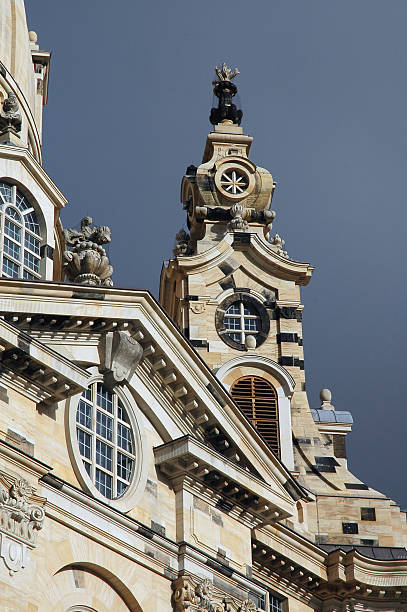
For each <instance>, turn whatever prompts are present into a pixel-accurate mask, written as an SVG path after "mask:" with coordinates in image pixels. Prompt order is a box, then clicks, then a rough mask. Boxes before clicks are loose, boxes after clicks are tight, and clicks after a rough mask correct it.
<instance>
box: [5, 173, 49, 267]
mask: <svg viewBox="0 0 407 612" xmlns="http://www.w3.org/2000/svg"><path fill="white" fill-rule="evenodd" d="M41 239H42V237H41V229H40V224H39V221H38V217H37V214H36V212H35V210H34V208H33V207H32V205H31V203H30V202H29V201H28V200H27V198H26V197H25V196H24V195H23V194H22V193H21V191H20V190H19V189H18V188H17V187H16V186H15V185H11V184H9V183H6V182H4V181H0V268H1V276H9V277H12V278H28V279H35V278H41V271H40V265H41V256H40V249H41Z"/></svg>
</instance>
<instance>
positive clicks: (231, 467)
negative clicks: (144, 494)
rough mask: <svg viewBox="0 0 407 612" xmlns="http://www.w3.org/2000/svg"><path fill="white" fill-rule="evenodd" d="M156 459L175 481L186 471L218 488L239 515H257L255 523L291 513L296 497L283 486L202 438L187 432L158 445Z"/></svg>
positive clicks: (273, 519)
mask: <svg viewBox="0 0 407 612" xmlns="http://www.w3.org/2000/svg"><path fill="white" fill-rule="evenodd" d="M154 455H155V463H156V465H157V466H158V467H160V469H161V470H162V471H163V472H164V473H165V474H166V476H167V477H168V478H169V479H170V480H171V481H172V482H175V481H177V480H179V479H180V477H183V476H185V475H188V476H190V477H191V478H193V479H196V480H198V481H200V482H202V483H203V484H205V485H206V486H208V487H209V488H211V489H213V490H215V491H216V492H218V493H219V494H220V496H221V498H223V499H226V500H228V501H229V502H230V504H231V509H232V508H233V507H238V508H239V509H240V510H239V513H238V516H241V515H242V514H243V515H244V513H245V512H247V513H249V514H251V515H252V516H253V517H256V519H257V521H255V524H256V522H257V524H259V523H268V522H271V521H275V520H277V519H281V518H284V517H286V516H289V515H290V514H291V504H292V499H291V497H290V495H289V494H288V493H287V491H286V490H285V489H284V487H283V486H281V485H280V489H279V491H276V488H275V487H274V488H273V487H271V486H270V485H269V484H267V483H265V482H263V481H262V480H260V479H258V478H256V477H255V476H253V474H248V473H247V472H246V470H244V469H242V468H241V467H239V466H238V465H236V464H234V463H232V461H229V460H228V459H226V458H225V457H223V456H222V455H221V454H219V453H217V452H216V451H214V450H212V449H211V448H209V447H208V446H206V445H205V444H203V443H202V442H199V441H198V440H195V439H193V438H191V437H190V436H184V437H182V438H178V440H172V441H171V442H168V443H166V444H163V445H161V446H158V447H155V449H154Z"/></svg>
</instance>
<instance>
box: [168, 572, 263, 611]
mask: <svg viewBox="0 0 407 612" xmlns="http://www.w3.org/2000/svg"><path fill="white" fill-rule="evenodd" d="M172 586H173V589H174V596H173V601H174V610H175V612H257V607H256V604H255V603H254V602H253V601H251V600H250V599H245V600H244V601H243V602H242V601H241V600H238V599H236V598H235V597H232V596H227V595H225V593H222V592H221V591H219V589H217V588H215V587H214V586H213V584H212V582H211V581H210V580H209V578H205V579H204V580H201V581H199V582H198V583H195V582H194V581H193V580H192V578H191V577H190V576H181V577H180V578H177V580H175V581H174V582H173V585H172Z"/></svg>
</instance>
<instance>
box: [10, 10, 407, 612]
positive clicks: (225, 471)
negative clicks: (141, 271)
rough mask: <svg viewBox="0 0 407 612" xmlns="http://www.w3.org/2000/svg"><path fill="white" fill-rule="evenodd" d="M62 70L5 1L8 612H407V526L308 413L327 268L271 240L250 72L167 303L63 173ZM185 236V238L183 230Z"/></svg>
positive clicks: (229, 83) (203, 185) (220, 93)
mask: <svg viewBox="0 0 407 612" xmlns="http://www.w3.org/2000/svg"><path fill="white" fill-rule="evenodd" d="M49 63H50V54H49V53H48V52H46V51H41V49H40V47H39V45H38V41H37V36H36V34H35V33H34V32H29V31H28V27H27V23H26V16H25V9H24V2H23V0H0V268H1V273H0V610H1V611H4V612H80V611H82V612H83V611H88V612H107V611H115V612H116V611H117V612H125V611H132V612H167V611H168V612H170V611H174V612H204V611H208V612H259V611H267V612H311V611H315V612H373V611H375V612H376V611H377V612H406V610H407V550H406V546H407V523H406V516H405V513H404V512H402V511H401V509H400V508H399V506H398V505H397V503H395V502H394V501H392V500H391V499H389V498H388V497H387V496H386V495H384V494H382V493H381V492H379V491H375V490H373V489H372V488H371V487H370V486H369V485H368V484H366V483H364V482H361V480H360V479H359V478H358V477H357V476H356V475H354V474H353V473H352V472H350V470H349V469H348V465H347V456H346V435H347V433H349V432H350V431H351V428H352V422H353V421H352V415H351V414H350V412H348V411H342V410H336V409H335V407H334V406H333V404H332V398H331V394H330V392H329V390H328V389H323V390H322V391H321V405H320V406H319V407H317V408H313V407H310V406H309V404H308V399H307V392H306V377H305V368H304V354H303V343H302V311H303V305H302V303H301V295H300V291H301V287H302V286H306V285H307V284H308V283H309V281H310V280H311V276H312V272H313V268H312V266H311V265H310V264H308V263H302V262H296V261H292V260H291V259H290V258H289V256H288V254H287V252H286V251H285V250H284V242H283V240H282V239H281V238H280V237H279V236H278V235H277V234H274V235H273V234H272V225H273V220H274V217H275V212H274V211H273V210H272V209H271V201H272V196H273V191H274V189H275V184H274V181H273V178H272V175H271V174H270V172H269V171H268V170H266V169H264V168H261V167H259V166H257V165H256V164H255V163H254V162H253V161H252V160H251V158H250V147H251V144H252V138H251V137H250V136H248V135H246V134H245V133H244V130H243V128H242V127H240V124H241V119H242V112H241V110H240V109H239V108H237V107H236V105H235V103H234V99H235V98H234V96H235V94H236V91H237V88H236V84H235V77H236V71H234V72H232V71H231V70H230V69H229V68H228V67H227V66H225V65H223V66H222V67H220V68H217V69H216V80H215V81H214V83H213V86H214V93H215V96H216V99H217V106H216V108H213V109H212V111H211V117H210V120H211V123H212V125H213V129H212V132H211V133H210V134H209V135H208V137H207V140H206V143H205V146H204V152H203V157H202V163H201V164H200V165H199V166H192V165H190V166H188V168H187V170H186V173H185V176H184V177H183V179H182V185H181V201H182V206H183V207H184V209H185V214H186V225H187V227H188V231H186V230H181V231H180V232H179V233H178V234H177V245H176V247H175V249H174V256H173V258H172V259H170V260H169V261H168V262H166V263H165V264H164V266H163V268H162V271H161V282H160V297H159V302H157V301H156V300H155V299H154V298H153V297H152V296H151V294H150V293H148V292H146V291H141V290H137V289H134V290H132V289H121V288H115V287H114V286H113V283H112V273H113V268H112V266H111V265H110V262H109V260H108V258H107V256H106V252H105V249H104V245H105V244H106V243H108V242H109V241H110V231H109V228H107V227H98V226H95V225H94V224H93V221H92V219H90V218H89V217H86V218H85V219H83V220H82V223H81V227H80V228H75V229H63V227H62V224H61V221H60V212H61V210H62V209H63V208H64V206H65V205H66V204H67V201H66V199H65V197H64V196H63V194H62V193H61V192H60V191H59V189H58V187H57V186H56V185H55V184H54V183H53V181H52V180H51V178H50V177H49V176H48V175H47V173H46V172H45V170H44V169H43V167H42V157H41V155H42V154H41V138H42V136H41V132H42V108H43V105H44V104H46V102H47V90H48V75H49ZM174 229H175V228H174Z"/></svg>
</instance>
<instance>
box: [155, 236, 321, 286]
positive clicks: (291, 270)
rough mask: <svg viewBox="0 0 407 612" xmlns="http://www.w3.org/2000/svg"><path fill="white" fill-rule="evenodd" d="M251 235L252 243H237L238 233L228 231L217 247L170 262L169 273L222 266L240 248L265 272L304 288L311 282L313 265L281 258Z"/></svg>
mask: <svg viewBox="0 0 407 612" xmlns="http://www.w3.org/2000/svg"><path fill="white" fill-rule="evenodd" d="M247 235H248V236H250V242H245V243H242V244H236V241H235V234H234V233H233V232H228V233H227V234H226V235H225V237H224V238H223V239H222V240H221V241H220V242H219V243H218V244H217V245H216V246H214V247H212V248H210V249H208V250H207V251H205V252H204V253H198V254H197V255H191V256H188V257H177V258H175V259H172V260H170V262H169V264H168V267H167V271H169V270H170V268H171V267H176V268H178V269H180V270H183V271H184V272H185V273H187V274H193V273H197V272H198V271H200V272H201V271H205V270H210V269H212V268H213V267H215V266H218V265H219V264H220V263H222V262H223V261H224V260H225V259H226V258H228V257H231V256H233V254H234V253H235V251H236V250H237V249H238V250H244V251H246V252H252V253H253V254H254V256H255V258H257V260H258V264H257V265H258V266H259V267H261V269H262V271H263V272H266V273H269V274H270V275H276V276H278V277H280V278H284V279H288V280H293V281H295V282H296V283H297V284H300V285H307V284H308V283H309V281H310V279H311V276H312V273H313V271H314V268H313V267H312V266H311V265H310V264H309V263H302V262H299V261H292V260H291V259H287V258H285V257H281V256H280V255H278V254H277V253H276V252H275V251H274V250H273V249H272V248H271V246H270V245H269V243H268V242H266V241H265V240H264V239H262V238H261V237H260V236H259V235H258V234H257V233H255V232H247Z"/></svg>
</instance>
